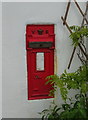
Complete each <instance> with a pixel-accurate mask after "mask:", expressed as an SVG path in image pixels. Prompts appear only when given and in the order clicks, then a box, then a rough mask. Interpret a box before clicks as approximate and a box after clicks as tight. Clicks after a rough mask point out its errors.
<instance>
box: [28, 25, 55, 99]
mask: <svg viewBox="0 0 88 120" xmlns="http://www.w3.org/2000/svg"><path fill="white" fill-rule="evenodd" d="M54 48H55V34H54V25H53V24H52V25H27V26H26V51H27V76H28V100H34V99H45V98H51V97H50V96H48V95H49V91H50V90H51V89H53V87H52V86H51V85H50V84H48V85H45V83H46V81H47V80H46V79H45V78H46V77H47V76H49V75H53V74H54Z"/></svg>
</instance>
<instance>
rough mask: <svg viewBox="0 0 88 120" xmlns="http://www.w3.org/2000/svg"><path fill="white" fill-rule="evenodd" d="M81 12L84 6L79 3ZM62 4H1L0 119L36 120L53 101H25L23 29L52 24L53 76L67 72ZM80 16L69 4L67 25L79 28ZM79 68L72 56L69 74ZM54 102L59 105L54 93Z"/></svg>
mask: <svg viewBox="0 0 88 120" xmlns="http://www.w3.org/2000/svg"><path fill="white" fill-rule="evenodd" d="M79 4H80V6H81V8H82V10H85V7H84V6H85V3H79ZM66 5H67V4H66V3H60V2H58V3H11V2H10V3H9V2H8V3H3V5H2V22H3V24H2V32H3V34H2V37H3V41H2V46H3V51H2V52H3V58H2V62H3V69H2V75H3V76H2V77H3V81H2V82H3V96H2V97H3V100H2V102H3V111H2V112H3V118H38V117H40V115H39V114H38V112H41V111H42V110H43V109H45V108H48V106H49V104H50V102H51V101H52V100H53V99H44V100H31V101H28V100H27V66H26V50H25V26H26V25H27V24H32V23H35V24H37V23H45V24H47V23H54V24H55V34H56V51H57V63H58V64H57V73H58V74H61V73H62V72H63V71H64V69H66V68H67V63H68V62H69V59H70V55H71V53H72V50H73V48H72V46H71V44H72V43H71V40H70V39H69V37H68V36H69V32H68V30H67V29H66V27H64V26H63V24H62V20H61V16H63V15H64V13H65V9H66ZM81 20H82V16H81V14H80V13H79V11H78V9H77V8H76V6H75V5H74V4H73V3H72V4H71V9H70V12H69V17H68V23H69V25H74V24H76V25H79V24H80V23H81ZM79 64H80V61H79V59H78V58H77V56H76V55H75V58H74V60H73V62H72V66H71V69H70V70H69V72H70V71H74V70H75V69H76V68H77V67H78V66H79ZM56 101H59V103H61V102H62V100H61V98H60V95H59V94H58V93H57V96H56Z"/></svg>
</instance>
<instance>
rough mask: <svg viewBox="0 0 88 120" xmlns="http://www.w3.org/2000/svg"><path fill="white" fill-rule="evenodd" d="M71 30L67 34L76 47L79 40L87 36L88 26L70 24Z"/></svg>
mask: <svg viewBox="0 0 88 120" xmlns="http://www.w3.org/2000/svg"><path fill="white" fill-rule="evenodd" d="M70 28H71V30H72V31H73V32H72V33H71V35H70V36H69V37H70V38H71V39H72V42H73V45H74V46H75V47H76V46H78V44H79V43H80V42H81V39H82V38H83V37H88V27H87V26H82V27H79V26H71V27H70Z"/></svg>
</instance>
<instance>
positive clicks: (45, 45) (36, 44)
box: [29, 42, 53, 48]
mask: <svg viewBox="0 0 88 120" xmlns="http://www.w3.org/2000/svg"><path fill="white" fill-rule="evenodd" d="M52 44H53V43H52V42H30V43H29V48H49V47H52Z"/></svg>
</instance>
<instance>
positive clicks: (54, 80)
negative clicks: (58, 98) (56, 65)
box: [46, 65, 88, 100]
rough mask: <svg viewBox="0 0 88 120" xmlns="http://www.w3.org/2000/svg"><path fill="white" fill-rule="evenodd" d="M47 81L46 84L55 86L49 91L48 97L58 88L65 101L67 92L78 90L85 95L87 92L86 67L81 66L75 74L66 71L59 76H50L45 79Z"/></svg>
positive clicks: (87, 73) (87, 77) (87, 76)
mask: <svg viewBox="0 0 88 120" xmlns="http://www.w3.org/2000/svg"><path fill="white" fill-rule="evenodd" d="M47 79H48V81H47V83H46V84H48V83H50V84H55V88H54V90H53V91H52V90H51V91H50V95H52V94H53V93H54V91H55V90H56V89H57V88H58V87H59V88H60V92H61V95H62V98H63V99H64V100H66V99H67V94H68V90H70V89H75V90H76V89H78V90H80V93H82V94H86V92H87V91H88V87H87V82H88V66H86V65H84V66H81V67H80V68H79V69H78V70H77V71H76V72H73V73H67V72H66V70H65V71H64V73H63V74H62V75H61V76H58V75H50V76H48V77H47Z"/></svg>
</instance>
